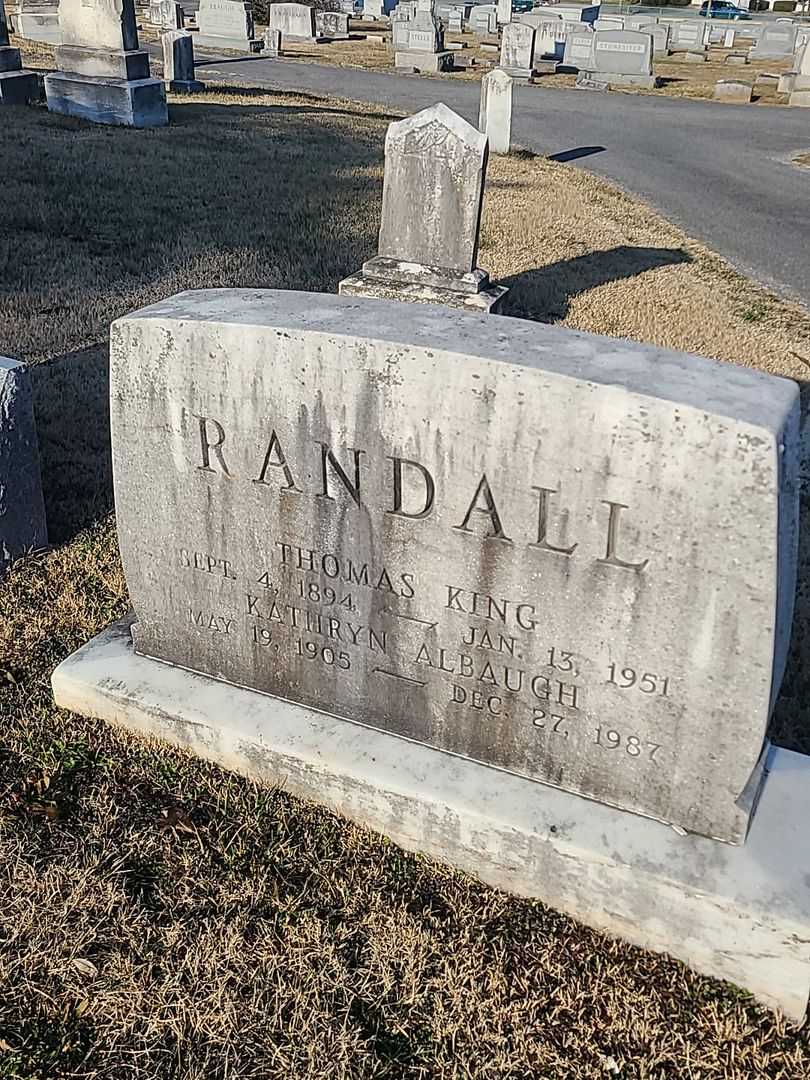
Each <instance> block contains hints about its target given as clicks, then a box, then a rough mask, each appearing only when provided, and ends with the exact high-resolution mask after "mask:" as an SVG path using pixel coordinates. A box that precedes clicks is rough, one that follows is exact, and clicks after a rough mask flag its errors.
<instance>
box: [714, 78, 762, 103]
mask: <svg viewBox="0 0 810 1080" xmlns="http://www.w3.org/2000/svg"><path fill="white" fill-rule="evenodd" d="M752 93H753V87H752V85H751V83H747V82H740V80H739V79H719V80H718V81H717V82H716V83H715V85H714V100H715V101H729V102H732V103H733V104H736V105H747V104H748V103H749V102H750V100H751V95H752Z"/></svg>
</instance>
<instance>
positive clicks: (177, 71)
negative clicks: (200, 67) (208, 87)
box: [161, 30, 205, 93]
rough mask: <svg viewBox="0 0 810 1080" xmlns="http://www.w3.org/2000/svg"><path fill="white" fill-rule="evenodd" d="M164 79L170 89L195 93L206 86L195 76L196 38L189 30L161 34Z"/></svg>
mask: <svg viewBox="0 0 810 1080" xmlns="http://www.w3.org/2000/svg"><path fill="white" fill-rule="evenodd" d="M161 41H162V44H163V79H164V81H165V82H166V83H168V85H169V89H170V90H174V91H175V92H179V93H183V92H185V93H194V92H197V91H199V90H204V89H205V86H204V84H203V83H201V82H199V81H198V80H197V79H195V78H194V39H193V37H192V35H191V34H190V33H189V32H188V30H169V31H167V33H165V34H163V35H161Z"/></svg>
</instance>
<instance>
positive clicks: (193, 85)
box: [166, 79, 205, 94]
mask: <svg viewBox="0 0 810 1080" xmlns="http://www.w3.org/2000/svg"><path fill="white" fill-rule="evenodd" d="M166 89H167V90H171V92H172V93H173V94H199V93H200V92H201V91H202V90H204V89H205V83H204V82H198V81H197V79H172V81H171V82H169V83H167V84H166Z"/></svg>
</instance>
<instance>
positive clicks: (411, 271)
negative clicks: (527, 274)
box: [340, 54, 506, 311]
mask: <svg viewBox="0 0 810 1080" xmlns="http://www.w3.org/2000/svg"><path fill="white" fill-rule="evenodd" d="M427 55H436V54H427ZM438 55H441V54H438ZM450 55H452V54H450ZM486 166H487V139H486V136H485V135H483V134H481V132H479V131H476V130H475V128H474V127H472V126H471V125H470V124H468V123H467V121H466V120H464V119H462V118H461V117H460V116H458V115H457V114H456V113H454V112H453V111H452V110H451V109H448V108H447V106H446V105H443V104H441V103H440V104H438V105H433V106H431V108H429V109H423V110H422V111H421V112H419V113H417V114H416V115H415V116H411V117H408V119H407V120H400V121H398V122H396V123H393V124H391V125H390V126H389V128H388V132H387V134H386V139H385V180H384V183H383V207H382V222H381V225H380V240H379V248H378V256H377V258H375V259H371V260H370V261H369V262H367V263H365V264H364V265H363V270H362V273H361V274H359V275H354V276H352V277H350V278H345V279H344V280H343V281H342V282H341V283H340V292H341V294H344V295H359V296H375V297H380V298H383V299H402V300H417V301H424V302H432V303H456V304H457V305H458V306H461V307H464V308H472V309H478V310H481V309H483V310H486V311H489V310H492V309H493V308H494V307H497V305H498V304H499V303H500V301H501V299H502V298H503V295H504V293H505V292H506V290H505V289H503V288H490V286H489V277H488V275H487V274H486V273H485V272H484V271H483V270H479V269H478V268H477V267H476V260H477V258H478V230H479V227H480V222H481V205H482V201H483V197H484V177H485V175H486Z"/></svg>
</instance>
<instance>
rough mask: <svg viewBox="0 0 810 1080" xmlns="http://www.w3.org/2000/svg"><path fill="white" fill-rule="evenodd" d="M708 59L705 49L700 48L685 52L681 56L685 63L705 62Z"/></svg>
mask: <svg viewBox="0 0 810 1080" xmlns="http://www.w3.org/2000/svg"><path fill="white" fill-rule="evenodd" d="M708 59H709V53H708V50H707V49H701V51H700V52H687V53H684V54H683V56H682V57H681V60H682V61H683V62H684V63H687V64H705V63H706V61H707V60H708Z"/></svg>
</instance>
